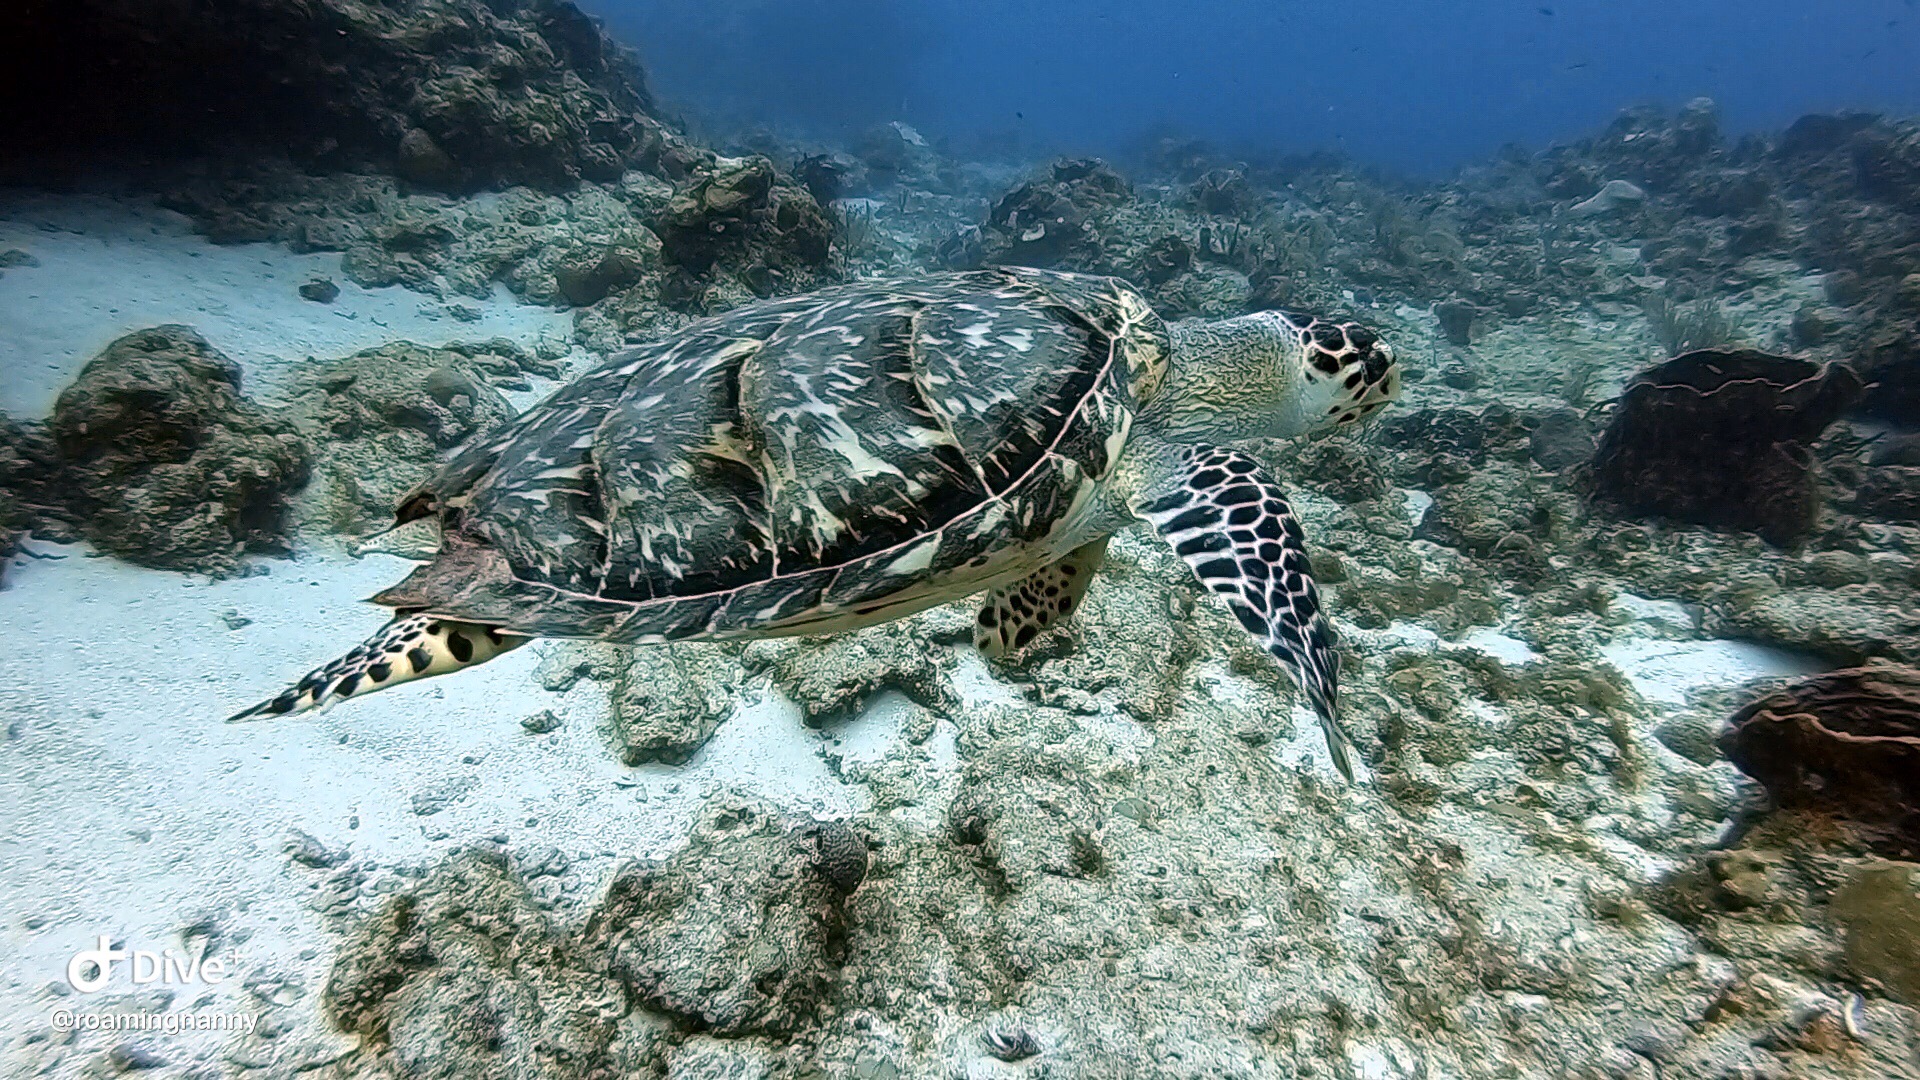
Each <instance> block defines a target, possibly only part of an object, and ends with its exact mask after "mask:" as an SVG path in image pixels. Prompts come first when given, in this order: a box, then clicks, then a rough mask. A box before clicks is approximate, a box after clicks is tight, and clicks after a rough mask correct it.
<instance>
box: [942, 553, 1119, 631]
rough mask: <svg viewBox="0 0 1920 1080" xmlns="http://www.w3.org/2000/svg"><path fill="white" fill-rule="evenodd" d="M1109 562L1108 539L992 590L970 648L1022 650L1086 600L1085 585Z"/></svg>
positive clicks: (974, 625) (1063, 619) (981, 611)
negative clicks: (1101, 565) (1102, 564)
mask: <svg viewBox="0 0 1920 1080" xmlns="http://www.w3.org/2000/svg"><path fill="white" fill-rule="evenodd" d="M1106 559H1107V538H1106V537H1104V536H1103V537H1101V538H1100V539H1098V540H1095V541H1093V542H1092V543H1089V544H1082V545H1080V546H1079V547H1077V548H1074V549H1073V550H1072V551H1069V552H1068V553H1067V554H1066V555H1065V556H1064V557H1062V558H1061V559H1060V561H1059V562H1056V563H1051V564H1049V565H1046V566H1043V567H1041V568H1040V569H1038V570H1035V571H1034V572H1033V573H1031V574H1028V575H1027V576H1026V577H1023V578H1021V579H1020V580H1019V581H1016V582H1014V583H1013V584H1011V585H1006V586H1003V587H1001V588H998V589H994V590H993V591H992V592H989V593H988V594H987V600H986V603H984V604H982V605H981V606H980V617H979V618H978V619H975V620H974V624H973V644H974V645H975V646H976V647H977V648H979V650H980V651H981V652H983V653H985V654H986V655H988V656H991V657H1001V656H1005V655H1007V654H1008V653H1010V652H1013V651H1014V650H1016V649H1024V648H1026V647H1027V645H1028V644H1030V643H1031V642H1032V641H1033V639H1034V638H1036V637H1038V636H1040V634H1041V633H1042V632H1044V631H1046V630H1049V629H1051V628H1053V627H1055V626H1058V625H1059V624H1060V623H1062V622H1064V621H1065V620H1066V619H1067V618H1068V617H1069V616H1071V615H1072V614H1073V613H1074V612H1075V611H1077V610H1079V608H1080V602H1081V601H1082V600H1085V599H1086V597H1087V585H1088V584H1089V583H1091V582H1092V581H1093V575H1094V574H1095V573H1096V572H1098V571H1099V569H1100V564H1101V563H1103V562H1105V561H1106Z"/></svg>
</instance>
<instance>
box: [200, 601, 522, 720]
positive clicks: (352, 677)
mask: <svg viewBox="0 0 1920 1080" xmlns="http://www.w3.org/2000/svg"><path fill="white" fill-rule="evenodd" d="M530 640H532V639H531V638H526V637H521V636H518V635H512V634H505V633H502V632H501V631H500V630H499V628H497V627H492V626H483V625H481V624H479V623H468V622H458V621H455V620H452V619H441V618H437V617H435V616H432V615H422V614H417V613H416V614H409V615H401V616H399V617H398V618H396V619H394V620H393V621H392V622H390V623H388V624H387V625H386V626H384V627H382V628H381V629H380V632H379V633H377V634H375V635H373V636H372V637H370V638H368V639H367V640H366V641H365V642H363V643H362V644H360V645H359V646H358V647H356V648H355V649H354V650H353V651H352V652H349V653H347V654H346V655H345V656H342V657H340V658H339V659H337V660H335V661H333V662H332V663H330V664H327V665H325V666H323V667H318V668H315V669H314V670H313V671H311V672H309V673H308V674H307V676H306V678H304V679H301V680H300V681H299V682H297V683H295V684H293V685H292V686H290V687H288V688H287V689H286V690H285V691H283V692H281V693H280V694H279V695H277V696H275V697H271V698H268V699H267V700H265V701H263V702H261V703H260V704H258V705H255V706H253V707H252V708H249V709H242V710H240V711H239V712H237V713H234V714H233V715H232V716H229V717H227V723H229V724H232V723H236V722H239V721H242V720H257V719H263V718H266V717H273V716H287V715H290V714H293V713H299V712H306V711H307V710H309V709H316V708H322V707H325V706H327V705H331V704H333V703H334V702H335V701H338V700H340V699H341V698H348V697H359V696H360V695H363V694H370V693H372V692H373V691H375V690H384V689H386V688H387V687H389V686H398V685H399V684H401V683H404V682H412V681H413V680H415V679H426V678H431V677H432V676H435V675H445V674H446V673H447V672H449V671H459V670H460V669H462V668H469V667H472V666H474V665H475V664H484V663H486V662H487V661H489V660H491V659H493V658H494V657H496V656H499V655H500V654H501V653H503V652H506V651H507V650H508V649H512V648H515V647H517V646H520V645H524V644H526V643H527V642H528V641H530Z"/></svg>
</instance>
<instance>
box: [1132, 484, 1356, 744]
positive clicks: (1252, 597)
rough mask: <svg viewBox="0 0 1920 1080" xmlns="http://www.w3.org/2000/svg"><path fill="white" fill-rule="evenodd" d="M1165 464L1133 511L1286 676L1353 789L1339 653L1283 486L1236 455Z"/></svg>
mask: <svg viewBox="0 0 1920 1080" xmlns="http://www.w3.org/2000/svg"><path fill="white" fill-rule="evenodd" d="M1168 464H1169V468H1168V469H1167V474H1166V475H1164V476H1162V477H1160V478H1159V479H1158V480H1157V481H1156V482H1155V483H1153V484H1151V485H1150V486H1149V487H1148V489H1147V490H1146V491H1145V492H1144V493H1143V494H1142V496H1141V497H1140V499H1139V501H1138V503H1137V508H1136V509H1137V512H1138V513H1139V515H1140V516H1141V517H1143V518H1145V519H1147V520H1148V521H1149V522H1151V523H1152V524H1153V526H1154V528H1155V529H1157V530H1159V533H1160V537H1161V539H1163V540H1165V541H1166V542H1167V543H1168V544H1170V545H1172V547H1173V550H1174V552H1175V553H1176V554H1178V555H1179V556H1180V557H1181V558H1182V559H1184V560H1185V561H1186V563H1187V565H1188V566H1189V567H1190V568H1192V570H1193V572H1194V575H1195V576H1196V577H1198V578H1199V579H1200V584H1201V585H1203V586H1205V587H1206V589H1207V591H1209V592H1211V593H1213V594H1214V595H1215V596H1217V597H1219V598H1220V600H1221V601H1223V602H1224V603H1225V604H1226V605H1227V607H1228V608H1229V609H1230V610H1232V612H1233V614H1234V617H1235V618H1237V619H1239V620H1240V625H1241V626H1243V627H1245V628H1246V630H1247V632H1248V633H1249V634H1252V635H1253V636H1254V637H1255V638H1257V639H1258V640H1259V642H1260V644H1261V645H1262V646H1263V647H1265V648H1266V650H1267V651H1268V652H1269V653H1272V654H1273V656H1274V657H1275V658H1276V659H1278V660H1279V661H1280V663H1281V665H1282V666H1283V667H1285V668H1286V670H1287V674H1288V675H1290V676H1292V677H1293V681H1294V682H1295V683H1296V684H1298V685H1299V687H1300V689H1301V690H1302V691H1303V692H1305V694H1306V695H1307V700H1308V701H1309V702H1310V703H1311V704H1312V705H1313V711H1314V714H1315V715H1317V716H1318V717H1319V718H1320V727H1321V728H1322V729H1323V730H1324V731H1325V732H1326V736H1327V752H1328V753H1329V754H1330V755H1331V756H1332V758H1333V766H1334V768H1336V769H1338V770H1340V775H1341V776H1343V777H1345V778H1346V779H1347V780H1348V781H1351V780H1352V779H1353V762H1352V760H1351V758H1350V757H1349V755H1348V752H1347V748H1348V746H1349V745H1350V744H1351V742H1352V740H1351V739H1349V738H1348V737H1347V733H1346V732H1345V731H1344V730H1343V729H1342V728H1341V726H1340V712H1339V701H1340V682H1339V680H1340V654H1339V653H1338V652H1336V651H1335V650H1334V645H1333V627H1332V626H1330V625H1329V624H1328V623H1327V619H1326V616H1325V615H1322V614H1321V613H1320V593H1319V590H1318V589H1316V588H1314V584H1313V570H1312V568H1311V567H1310V566H1309V565H1308V563H1307V548H1306V540H1305V538H1304V537H1303V536H1302V534H1301V532H1300V525H1299V522H1297V521H1295V520H1294V517H1293V509H1292V508H1291V507H1290V506H1288V505H1287V500H1286V497H1285V495H1284V493H1283V492H1282V491H1281V490H1280V486H1279V485H1278V484H1275V483H1274V482H1273V481H1272V480H1270V479H1268V478H1267V476H1266V474H1265V473H1264V471H1263V470H1262V469H1261V468H1260V465H1259V463H1258V462H1256V461H1254V460H1253V459H1252V458H1250V457H1248V456H1247V455H1245V454H1241V453H1236V452H1234V451H1232V450H1220V449H1215V448H1213V447H1206V446H1190V447H1182V448H1181V449H1180V450H1179V451H1178V452H1177V454H1175V455H1174V456H1173V458H1172V460H1171V461H1170V462H1169V463H1168Z"/></svg>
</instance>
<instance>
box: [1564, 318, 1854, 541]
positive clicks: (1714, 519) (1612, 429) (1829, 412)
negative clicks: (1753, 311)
mask: <svg viewBox="0 0 1920 1080" xmlns="http://www.w3.org/2000/svg"><path fill="white" fill-rule="evenodd" d="M1859 392H1860V378H1859V376H1858V375H1856V374H1854V372H1853V370H1852V369H1851V368H1848V367H1846V366H1844V365H1839V364H1827V365H1824V366H1823V365H1820V364H1815V363H1813V362H1812V361H1808V360H1799V359H1794V358H1791V357H1785V356H1773V355H1770V354H1767V353H1763V352H1757V351H1754V350H1750V349H1740V350H1733V349H1701V350H1698V351H1695V352H1690V353H1686V354H1684V355H1682V356H1678V357H1675V358H1674V359H1672V360H1669V361H1667V362H1665V363H1663V364H1659V365H1656V366H1654V367H1652V368H1649V369H1648V370H1646V371H1643V372H1641V373H1640V374H1639V375H1637V376H1635V377H1634V379H1633V380H1632V381H1631V382H1630V383H1628V385H1627V389H1626V392H1625V393H1623V394H1622V395H1621V397H1620V401H1619V403H1618V405H1617V407H1616V408H1615V411H1614V416H1613V421H1612V423H1611V424H1610V425H1609V426H1608V428H1607V431H1606V434H1605V435H1604V436H1602V438H1601V440H1600V446H1599V449H1598V450H1597V451H1596V452H1595V455H1594V463H1593V484H1594V495H1595V497H1596V499H1597V501H1599V502H1601V503H1603V504H1608V505H1611V506H1614V507H1617V508H1618V509H1619V510H1620V511H1622V512H1623V513H1626V514H1629V515H1635V516H1642V515H1644V516H1655V517H1663V518H1670V519H1672V520H1675V521H1682V522H1687V523H1690V524H1695V525H1705V526H1708V527H1710V528H1719V529H1731V530H1739V531H1747V532H1755V533H1758V534H1759V535H1760V536H1761V537H1763V538H1765V539H1766V540H1768V541H1769V542H1772V543H1775V544H1787V543H1790V542H1792V541H1793V540H1795V539H1797V538H1799V537H1801V536H1804V535H1805V534H1806V533H1807V531H1808V530H1810V529H1811V528H1812V527H1813V524H1814V519H1815V517H1816V515H1817V514H1818V512H1819V505H1820V503H1819V492H1818V489H1817V487H1816V485H1815V482H1814V470H1813V460H1812V457H1811V456H1810V455H1809V454H1808V452H1807V446H1808V444H1810V443H1812V442H1813V441H1814V439H1816V438H1818V437H1819V435H1820V433H1821V432H1822V431H1824V430H1825V429H1826V427H1827V425H1829V424H1831V423H1832V422H1833V421H1835V420H1837V419H1839V418H1840V415H1841V414H1842V413H1844V412H1845V411H1846V409H1847V408H1848V406H1850V405H1851V404H1852V403H1853V401H1854V399H1855V398H1856V397H1857V396H1858V394H1859Z"/></svg>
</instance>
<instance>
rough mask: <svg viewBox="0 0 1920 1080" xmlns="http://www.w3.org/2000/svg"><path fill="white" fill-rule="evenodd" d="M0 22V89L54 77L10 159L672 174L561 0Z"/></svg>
mask: <svg viewBox="0 0 1920 1080" xmlns="http://www.w3.org/2000/svg"><path fill="white" fill-rule="evenodd" d="M0 19H3V20H4V21H0V30H4V33H0V41H5V42H6V43H7V44H6V45H5V46H4V47H3V48H4V52H0V56H3V57H4V58H5V60H4V62H3V63H0V69H4V70H6V71H7V72H9V76H8V77H9V78H10V79H14V78H23V77H25V73H26V72H28V71H48V70H64V71H67V72H71V73H73V75H74V78H72V79H71V80H70V81H69V82H68V84H67V85H66V86H65V87H64V89H63V92H62V93H60V94H50V95H44V96H41V97H40V98H39V100H40V101H41V106H40V107H38V108H35V109H31V110H26V109H22V110H10V111H9V114H8V116H7V118H6V119H5V120H4V121H0V137H4V138H5V139H6V141H7V143H8V144H9V145H10V146H13V147H15V148H17V149H20V150H24V151H27V152H28V156H26V157H16V158H15V159H14V161H15V164H16V167H19V166H24V165H26V164H28V161H29V160H30V155H31V153H32V152H33V151H36V150H43V149H45V150H51V151H54V152H56V153H57V154H59V155H62V156H72V155H77V154H83V153H88V152H91V153H96V154H97V153H102V152H108V153H110V154H111V155H113V156H115V157H116V158H119V159H124V156H125V155H126V154H127V152H128V151H129V150H130V149H133V148H146V149H147V150H148V151H149V152H151V153H155V154H158V155H164V156H171V157H175V158H181V157H201V156H207V157H215V158H232V157H234V156H239V157H242V158H244V157H247V156H253V155H261V154H265V155H284V156H286V157H288V158H291V159H293V160H295V161H299V162H301V163H303V164H306V165H311V166H317V167H320V168H323V169H326V170H329V171H333V170H340V169H354V168H369V167H371V168H375V169H378V170H380V171H382V172H388V173H392V174H396V175H399V176H401V177H404V178H405V179H406V180H407V181H408V182H409V183H412V184H417V185H420V186H422V187H426V188H430V189H434V190H441V191H464V190H474V189H478V188H487V187H495V186H499V185H504V184H518V183H526V184H534V185H539V186H543V187H562V186H567V185H570V184H571V183H573V182H574V181H577V180H581V179H591V180H616V179H618V178H619V176H620V174H621V173H622V172H624V171H626V170H628V169H633V168H644V169H649V170H653V171H658V172H661V173H663V174H668V175H671V174H673V173H675V172H678V171H681V170H683V169H684V168H685V167H686V165H687V163H688V162H687V151H686V149H685V147H684V146H683V145H682V144H681V143H680V141H679V140H678V139H677V138H675V137H674V136H673V135H672V134H671V133H670V132H669V131H668V130H667V129H666V128H665V127H664V125H662V124H661V123H660V122H659V121H658V120H657V119H655V118H654V117H653V115H652V112H653V106H652V102H651V99H650V98H649V96H648V94H647V91H646V87H645V84H644V83H643V81H642V80H641V77H640V74H639V70H638V68H637V67H636V66H634V65H633V63H632V62H631V60H630V58H629V57H628V55H627V54H626V52H625V50H624V49H622V48H621V47H620V46H619V45H618V44H616V43H615V42H614V41H612V39H610V38H608V37H607V36H606V35H605V34H604V33H602V32H601V30H600V28H599V27H598V26H597V25H596V24H595V23H593V22H592V21H591V20H589V19H588V18H587V17H586V16H585V15H584V14H582V13H581V12H580V10H579V9H578V8H576V7H574V6H573V5H572V4H571V3H567V2H565V0H512V2H506V3H483V2H480V0H431V2H428V3H420V4H404V5H399V4H368V3H360V2H357V0H322V2H319V3H288V2H285V0H228V2H223V3H219V4H214V5H206V4H195V3H185V2H166V3H146V2H132V3H129V2H122V0H83V2H79V3H71V4H23V5H18V6H16V7H14V8H13V9H11V10H10V11H9V12H8V13H7V14H6V15H5V16H3V17H0ZM8 99H9V100H23V99H22V98H21V97H20V96H18V95H15V94H9V95H8Z"/></svg>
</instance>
